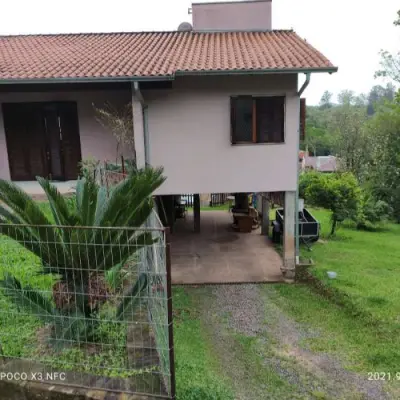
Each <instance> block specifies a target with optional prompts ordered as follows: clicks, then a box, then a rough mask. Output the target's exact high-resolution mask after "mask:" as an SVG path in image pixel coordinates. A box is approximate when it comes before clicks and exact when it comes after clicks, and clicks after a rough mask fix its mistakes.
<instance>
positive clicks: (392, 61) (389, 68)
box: [375, 11, 400, 83]
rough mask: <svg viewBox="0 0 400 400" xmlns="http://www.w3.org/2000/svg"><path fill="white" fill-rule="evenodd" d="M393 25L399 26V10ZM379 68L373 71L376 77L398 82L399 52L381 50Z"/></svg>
mask: <svg viewBox="0 0 400 400" xmlns="http://www.w3.org/2000/svg"><path fill="white" fill-rule="evenodd" d="M393 24H394V25H396V26H400V11H398V12H397V19H396V20H395V21H394V22H393ZM380 55H381V62H380V65H381V69H380V70H379V71H377V72H376V73H375V76H376V77H384V78H389V79H391V80H393V81H395V82H397V83H400V52H398V53H396V54H391V53H390V52H388V51H386V50H381V52H380Z"/></svg>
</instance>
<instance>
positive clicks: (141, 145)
mask: <svg viewBox="0 0 400 400" xmlns="http://www.w3.org/2000/svg"><path fill="white" fill-rule="evenodd" d="M139 94H140V91H139ZM142 100H143V99H141V96H140V95H138V94H137V90H136V89H135V86H134V82H132V116H133V134H134V138H135V152H136V165H137V167H138V168H144V167H145V166H146V152H145V146H146V143H145V135H144V121H143V105H142Z"/></svg>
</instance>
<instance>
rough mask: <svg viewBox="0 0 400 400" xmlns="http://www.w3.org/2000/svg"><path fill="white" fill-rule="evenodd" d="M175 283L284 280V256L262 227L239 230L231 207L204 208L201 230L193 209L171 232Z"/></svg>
mask: <svg viewBox="0 0 400 400" xmlns="http://www.w3.org/2000/svg"><path fill="white" fill-rule="evenodd" d="M171 259H172V283H174V284H202V283H246V282H281V281H283V277H282V272H281V268H282V266H283V264H282V259H281V257H280V256H279V254H278V253H277V252H276V250H275V249H274V247H273V245H272V243H271V242H270V240H269V239H268V238H267V237H266V236H261V230H260V229H256V230H253V231H252V232H251V233H240V232H235V231H234V230H233V229H232V215H231V214H230V213H229V212H228V211H201V231H200V232H198V233H195V232H193V213H192V212H189V213H188V214H187V216H186V218H185V219H179V220H177V221H176V224H175V226H174V232H173V233H172V234H171Z"/></svg>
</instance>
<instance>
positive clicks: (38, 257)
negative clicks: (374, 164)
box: [0, 212, 174, 398]
mask: <svg viewBox="0 0 400 400" xmlns="http://www.w3.org/2000/svg"><path fill="white" fill-rule="evenodd" d="M157 218H158V217H157V215H156V214H155V212H153V213H152V215H151V217H150V218H149V220H148V222H147V224H146V226H144V227H141V228H111V227H110V228H98V227H94V228H93V227H62V226H55V225H54V226H53V225H52V226H50V225H44V226H35V225H11V224H10V225H4V224H3V225H0V376H5V375H4V374H8V377H10V378H11V380H12V379H15V378H18V377H19V378H21V374H24V375H23V376H22V379H24V380H25V379H26V380H40V381H42V382H44V383H51V384H57V383H59V384H62V385H70V386H77V387H87V388H91V389H100V390H111V391H121V392H126V393H142V394H151V395H153V396H159V397H165V398H171V397H173V396H174V393H173V391H174V383H173V376H172V373H173V371H172V370H171V365H173V361H171V354H172V355H173V353H172V337H171V336H170V333H171V334H172V332H171V327H172V325H171V324H172V317H171V315H170V314H172V313H169V310H170V307H171V293H170V290H169V288H170V287H169V286H168V284H169V283H170V282H169V279H168V274H167V264H168V263H167V243H166V235H165V231H164V229H163V228H162V226H161V223H160V222H159V221H158V220H157ZM2 374H3V375H2Z"/></svg>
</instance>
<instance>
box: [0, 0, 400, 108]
mask: <svg viewBox="0 0 400 400" xmlns="http://www.w3.org/2000/svg"><path fill="white" fill-rule="evenodd" d="M197 1H199V2H200V1H201V0H197ZM1 3H2V4H1V7H0V34H22V33H67V32H70V33H72V32H122V31H148V30H156V31H160V30H176V28H177V27H178V25H179V23H180V22H182V21H189V22H190V21H191V16H190V15H188V12H187V10H188V8H189V7H190V6H191V1H190V0H171V1H168V0H112V1H110V0H107V1H104V0H68V1H60V0H56V1H55V0H35V1H32V0H13V1H1ZM272 7H273V10H272V22H273V28H274V29H288V28H293V29H294V30H295V31H296V32H297V33H298V34H299V35H300V36H302V37H303V38H305V39H307V41H308V42H309V43H311V44H312V45H313V46H315V47H316V48H317V49H318V50H320V51H321V52H322V53H323V54H324V55H326V56H327V57H328V58H329V59H330V60H331V61H332V62H333V63H334V64H335V65H337V66H339V72H338V73H337V74H333V75H329V74H313V75H312V77H311V83H310V86H309V87H308V89H307V91H306V92H305V94H304V96H305V97H306V98H307V103H308V104H316V103H318V102H319V99H320V97H321V95H322V93H323V92H324V90H329V91H332V92H334V93H335V94H337V93H338V92H339V91H340V90H342V89H352V90H354V91H356V92H357V93H359V92H367V91H368V90H369V88H370V87H371V86H372V85H373V84H377V83H382V82H381V81H377V80H375V79H374V77H373V76H374V72H375V71H376V70H377V69H378V67H379V56H378V52H379V50H381V49H387V50H390V51H393V52H394V51H400V27H397V28H396V27H395V26H394V25H393V21H394V19H395V18H396V12H397V10H398V9H400V2H399V1H398V0H380V1H372V0H330V1H328V0H272ZM301 79H303V78H302V77H301Z"/></svg>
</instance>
